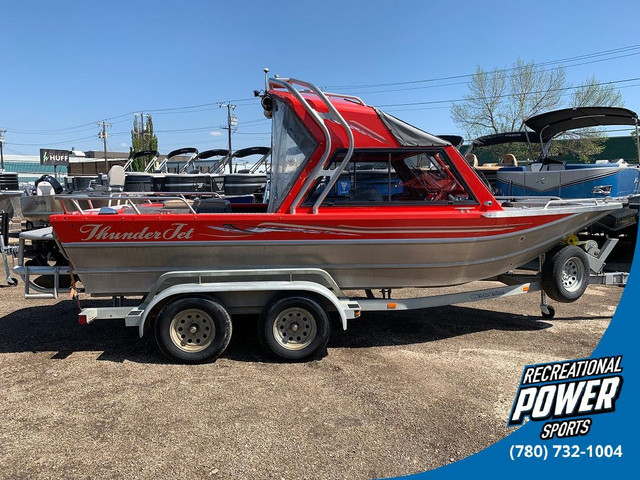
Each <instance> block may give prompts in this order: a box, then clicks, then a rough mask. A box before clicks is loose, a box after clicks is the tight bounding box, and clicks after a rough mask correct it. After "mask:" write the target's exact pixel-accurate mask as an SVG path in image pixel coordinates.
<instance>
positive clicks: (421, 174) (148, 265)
mask: <svg viewBox="0 0 640 480" xmlns="http://www.w3.org/2000/svg"><path fill="white" fill-rule="evenodd" d="M268 85H269V88H268V90H267V91H266V92H265V93H264V95H263V96H262V105H263V108H264V109H265V114H266V115H267V116H268V117H269V118H272V119H273V135H272V139H273V145H272V150H271V182H270V187H271V188H270V196H269V203H268V204H262V205H255V206H253V210H252V211H251V213H246V210H243V209H242V208H240V206H239V205H230V211H229V210H228V209H224V210H221V213H199V212H198V209H197V208H194V206H193V205H191V204H189V202H187V201H186V199H183V200H184V208H183V209H182V210H181V211H179V210H176V209H173V208H166V207H165V203H164V202H159V201H157V199H154V198H144V197H132V198H128V199H126V204H124V205H120V206H118V207H115V208H103V209H100V210H92V211H87V210H83V209H82V208H78V204H77V203H74V202H75V201H76V200H81V199H82V198H81V197H78V198H77V199H74V198H73V197H65V198H64V203H65V206H66V212H65V213H64V214H62V215H55V216H52V217H51V225H52V227H53V236H54V238H55V239H56V242H57V243H58V244H59V245H60V248H61V250H62V252H64V254H65V256H67V258H68V259H69V260H70V262H71V264H72V270H73V272H74V275H77V277H79V279H80V280H81V282H82V284H83V286H84V288H85V290H86V292H88V293H91V294H93V295H112V296H114V297H116V296H117V297H120V296H135V295H140V294H142V295H145V299H144V300H143V301H142V303H141V304H140V305H139V307H136V309H134V310H131V311H129V312H128V313H123V316H124V315H126V318H127V323H128V324H131V325H137V326H139V328H140V332H141V334H142V333H144V331H145V328H146V327H145V325H146V326H148V325H149V324H150V323H151V320H152V319H155V323H154V325H155V327H154V328H155V332H156V338H157V339H158V344H159V347H160V349H161V350H162V351H163V352H164V353H165V354H167V355H168V356H170V357H171V358H174V359H179V360H182V361H187V362H194V361H204V360H210V359H213V358H215V357H217V356H218V355H219V354H220V353H221V352H222V351H223V350H224V348H225V347H226V344H227V343H228V338H229V336H230V328H231V327H230V321H229V320H228V318H229V312H231V313H238V312H245V313H246V312H254V313H255V312H257V313H261V319H260V321H259V333H260V338H261V341H262V343H263V345H264V346H265V347H266V348H268V349H269V350H270V351H272V352H273V353H274V354H276V355H277V356H279V357H281V358H287V359H302V358H307V357H309V356H310V355H312V354H313V353H314V352H316V351H317V350H318V349H320V348H322V347H324V345H325V344H326V342H327V339H328V332H329V323H328V314H327V311H329V312H336V314H337V315H339V316H340V318H341V319H342V323H343V327H344V328H346V319H347V318H354V316H357V315H359V313H360V310H361V307H360V306H359V303H358V302H357V301H355V300H353V299H349V298H346V296H345V295H344V293H343V290H345V289H374V288H381V289H385V290H388V289H391V288H400V287H441V286H448V285H458V284H463V283H467V282H472V281H475V280H482V279H487V278H495V277H497V276H500V275H502V274H505V273H506V272H509V271H511V270H513V269H515V268H517V267H518V266H520V265H523V264H525V263H527V262H529V261H531V260H533V259H535V258H538V257H540V256H541V255H543V254H545V253H546V254H547V260H546V261H545V262H544V265H543V267H542V283H543V284H544V290H545V291H546V292H547V294H549V295H550V296H552V298H554V299H557V300H559V301H565V302H567V301H574V300H576V299H577V298H579V297H580V296H581V295H582V293H583V292H584V289H585V288H586V286H587V284H588V282H589V275H588V273H589V268H590V266H589V260H588V257H587V253H585V252H584V251H583V250H582V249H581V248H579V247H577V246H572V245H564V246H563V245H562V241H563V239H564V238H566V237H567V236H569V235H571V234H573V233H575V232H577V231H579V230H581V229H582V228H584V227H586V226H587V225H589V224H591V223H593V222H595V221H597V220H598V219H600V218H601V217H602V216H604V215H606V214H607V213H609V212H610V211H612V210H615V209H617V208H620V206H621V204H620V203H618V202H614V201H610V200H608V199H604V200H600V199H587V200H570V201H568V200H550V201H547V200H542V201H539V200H531V199H529V200H527V201H513V202H507V203H501V202H500V201H498V200H497V199H496V198H495V197H494V196H493V195H492V193H491V192H490V190H489V189H488V188H487V186H486V185H485V184H484V183H483V181H482V180H481V179H480V178H479V177H478V175H477V174H476V173H475V172H474V170H473V169H472V167H471V166H470V165H468V164H467V162H466V161H465V159H464V158H463V157H462V156H461V155H460V153H459V152H458V150H457V149H456V148H455V147H454V146H452V145H451V144H450V143H449V142H447V141H445V140H443V139H441V138H439V137H436V136H434V135H431V134H429V133H427V132H424V131H422V130H420V129H418V128H416V127H414V126H412V125H409V124H407V123H405V122H403V121H402V120H399V119H397V118H395V117H393V116H391V115H389V114H386V113H385V112H383V111H381V110H378V109H376V108H373V107H370V106H368V105H366V104H365V103H364V102H363V101H362V100H361V99H359V98H357V97H353V96H347V95H339V94H325V93H324V92H322V91H321V90H320V89H318V88H317V87H316V86H314V85H313V84H311V83H308V82H304V81H301V80H296V79H283V78H272V79H270V80H269V84H268ZM381 165H384V166H386V168H384V169H380V168H377V169H378V170H384V171H385V172H386V173H385V175H386V179H387V182H388V184H387V185H388V188H387V189H386V190H385V191H384V193H381V192H380V189H378V188H375V187H372V185H371V183H370V182H368V181H367V179H369V180H370V178H371V177H370V176H369V177H367V176H366V174H367V172H369V171H370V170H371V168H368V167H371V166H374V167H375V166H377V167H379V166H381ZM363 174H364V176H362V175H363ZM345 176H346V177H347V178H348V182H346V183H345V184H344V186H343V187H344V188H342V189H339V188H337V184H338V182H340V181H341V180H342V179H344V178H345ZM363 180H364V181H363ZM379 180H380V179H379V176H377V177H376V181H379ZM392 181H393V182H397V183H396V184H394V188H391V186H390V185H391V183H392ZM31 235H34V233H32V234H31ZM19 272H20V273H21V274H23V275H25V274H27V273H28V272H26V271H25V270H24V269H23V268H22V267H21V269H19ZM282 277H284V279H283V278H282ZM294 277H295V278H296V280H295V281H294V280H293V278H294ZM287 279H288V280H287ZM528 289H529V286H528V284H527V286H526V288H525V287H523V291H527V290H528ZM372 301H373V300H372ZM391 304H392V303H390V302H388V303H387V305H391ZM376 305H377V304H376ZM393 305H396V303H393ZM372 308H374V307H372ZM385 308H391V307H388V306H387V307H385ZM394 308H395V307H394ZM364 309H365V310H366V308H364ZM542 311H543V313H545V314H546V315H551V316H552V315H553V311H552V309H551V307H548V306H547V305H546V303H545V302H544V297H543V305H542ZM94 318H107V317H100V315H99V313H97V312H96V311H94V310H92V311H86V312H84V313H83V314H81V317H80V320H81V321H84V322H88V321H90V320H92V319H94ZM147 319H149V322H148V323H147V322H146V320H147ZM211 326H213V329H212V330H207V328H210V327H211Z"/></svg>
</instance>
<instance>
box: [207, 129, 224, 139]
mask: <svg viewBox="0 0 640 480" xmlns="http://www.w3.org/2000/svg"><path fill="white" fill-rule="evenodd" d="M209 135H211V136H212V137H220V136H222V132H218V131H216V130H214V131H213V132H209Z"/></svg>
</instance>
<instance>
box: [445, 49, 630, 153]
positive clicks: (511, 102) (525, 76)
mask: <svg viewBox="0 0 640 480" xmlns="http://www.w3.org/2000/svg"><path fill="white" fill-rule="evenodd" d="M468 88H469V92H468V93H467V94H466V95H465V96H464V99H463V100H462V101H459V102H456V103H454V104H453V105H452V106H451V118H452V120H453V122H454V123H455V124H456V126H458V127H459V128H461V129H463V130H464V131H465V132H466V134H467V136H468V137H469V138H475V137H478V136H481V135H489V134H493V133H503V132H511V131H520V130H524V129H525V126H524V120H525V119H526V118H528V117H531V116H533V115H537V114H539V113H543V112H546V111H550V110H555V109H558V108H562V107H564V106H576V107H584V106H621V105H622V95H621V94H620V92H619V91H616V90H615V89H614V88H613V86H612V85H602V84H600V83H599V82H598V81H597V79H596V78H595V77H591V78H590V79H588V80H587V81H585V82H584V83H582V84H581V85H579V86H578V87H577V88H576V89H575V90H574V92H573V94H572V96H571V98H570V100H569V101H568V102H566V104H565V105H563V103H565V102H563V101H562V95H563V93H564V92H566V91H568V90H570V88H571V87H570V86H569V85H568V84H567V82H566V75H565V70H564V68H563V67H558V68H554V69H550V70H545V69H544V68H543V67H540V66H538V65H536V64H535V63H533V62H529V63H525V62H524V61H522V60H521V59H518V61H517V62H516V64H515V65H514V66H513V67H511V68H503V69H497V68H495V69H494V70H493V71H492V72H488V71H486V70H484V69H482V68H481V67H480V66H478V67H477V68H476V73H475V74H474V75H473V76H472V77H471V80H470V81H469V83H468ZM564 138H565V139H566V140H567V141H565V142H554V144H553V151H552V152H553V154H558V155H561V154H565V153H569V152H571V153H573V154H575V155H576V156H577V157H578V158H579V159H580V160H582V161H588V158H589V157H590V156H592V155H594V154H597V153H600V152H601V151H602V150H603V149H604V140H605V138H606V137H604V135H603V134H602V132H601V131H598V130H597V129H583V130H580V131H576V132H571V133H570V134H567V135H566V136H565V137H564ZM491 148H492V150H491V151H492V154H493V153H495V155H496V156H495V157H494V158H496V160H499V158H500V156H501V154H502V153H506V150H505V148H508V150H509V153H513V154H515V155H516V157H518V158H529V157H530V156H531V155H530V153H529V148H528V147H527V145H524V144H511V145H509V147H504V146H498V147H491ZM494 150H495V152H494Z"/></svg>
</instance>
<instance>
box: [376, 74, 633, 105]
mask: <svg viewBox="0 0 640 480" xmlns="http://www.w3.org/2000/svg"><path fill="white" fill-rule="evenodd" d="M636 80H640V77H635V78H627V79H624V80H614V81H611V82H600V83H592V84H589V85H590V86H602V85H613V84H616V83H624V82H633V81H636ZM631 86H636V85H629V87H631ZM583 87H584V86H583V85H579V86H577V87H562V88H554V89H549V90H544V91H536V92H528V93H529V94H538V93H547V92H559V91H567V90H577V89H579V88H583ZM619 88H625V87H624V86H623V87H619ZM518 95H520V94H519V93H507V94H504V95H494V96H490V97H474V98H457V99H448V100H430V101H427V102H410V103H388V104H384V105H376V106H377V107H403V106H413V105H434V104H442V103H455V102H466V101H470V100H495V99H498V98H508V97H516V96H518Z"/></svg>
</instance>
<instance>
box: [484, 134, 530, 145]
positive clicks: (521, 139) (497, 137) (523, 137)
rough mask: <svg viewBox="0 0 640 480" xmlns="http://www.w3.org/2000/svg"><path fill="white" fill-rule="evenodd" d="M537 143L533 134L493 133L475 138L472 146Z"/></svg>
mask: <svg viewBox="0 0 640 480" xmlns="http://www.w3.org/2000/svg"><path fill="white" fill-rule="evenodd" d="M537 141H538V137H537V136H536V134H535V133H533V132H506V133H493V134H491V135H484V136H482V137H478V138H476V139H475V140H474V141H473V146H474V147H487V146H489V145H502V144H504V143H528V142H537Z"/></svg>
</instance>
